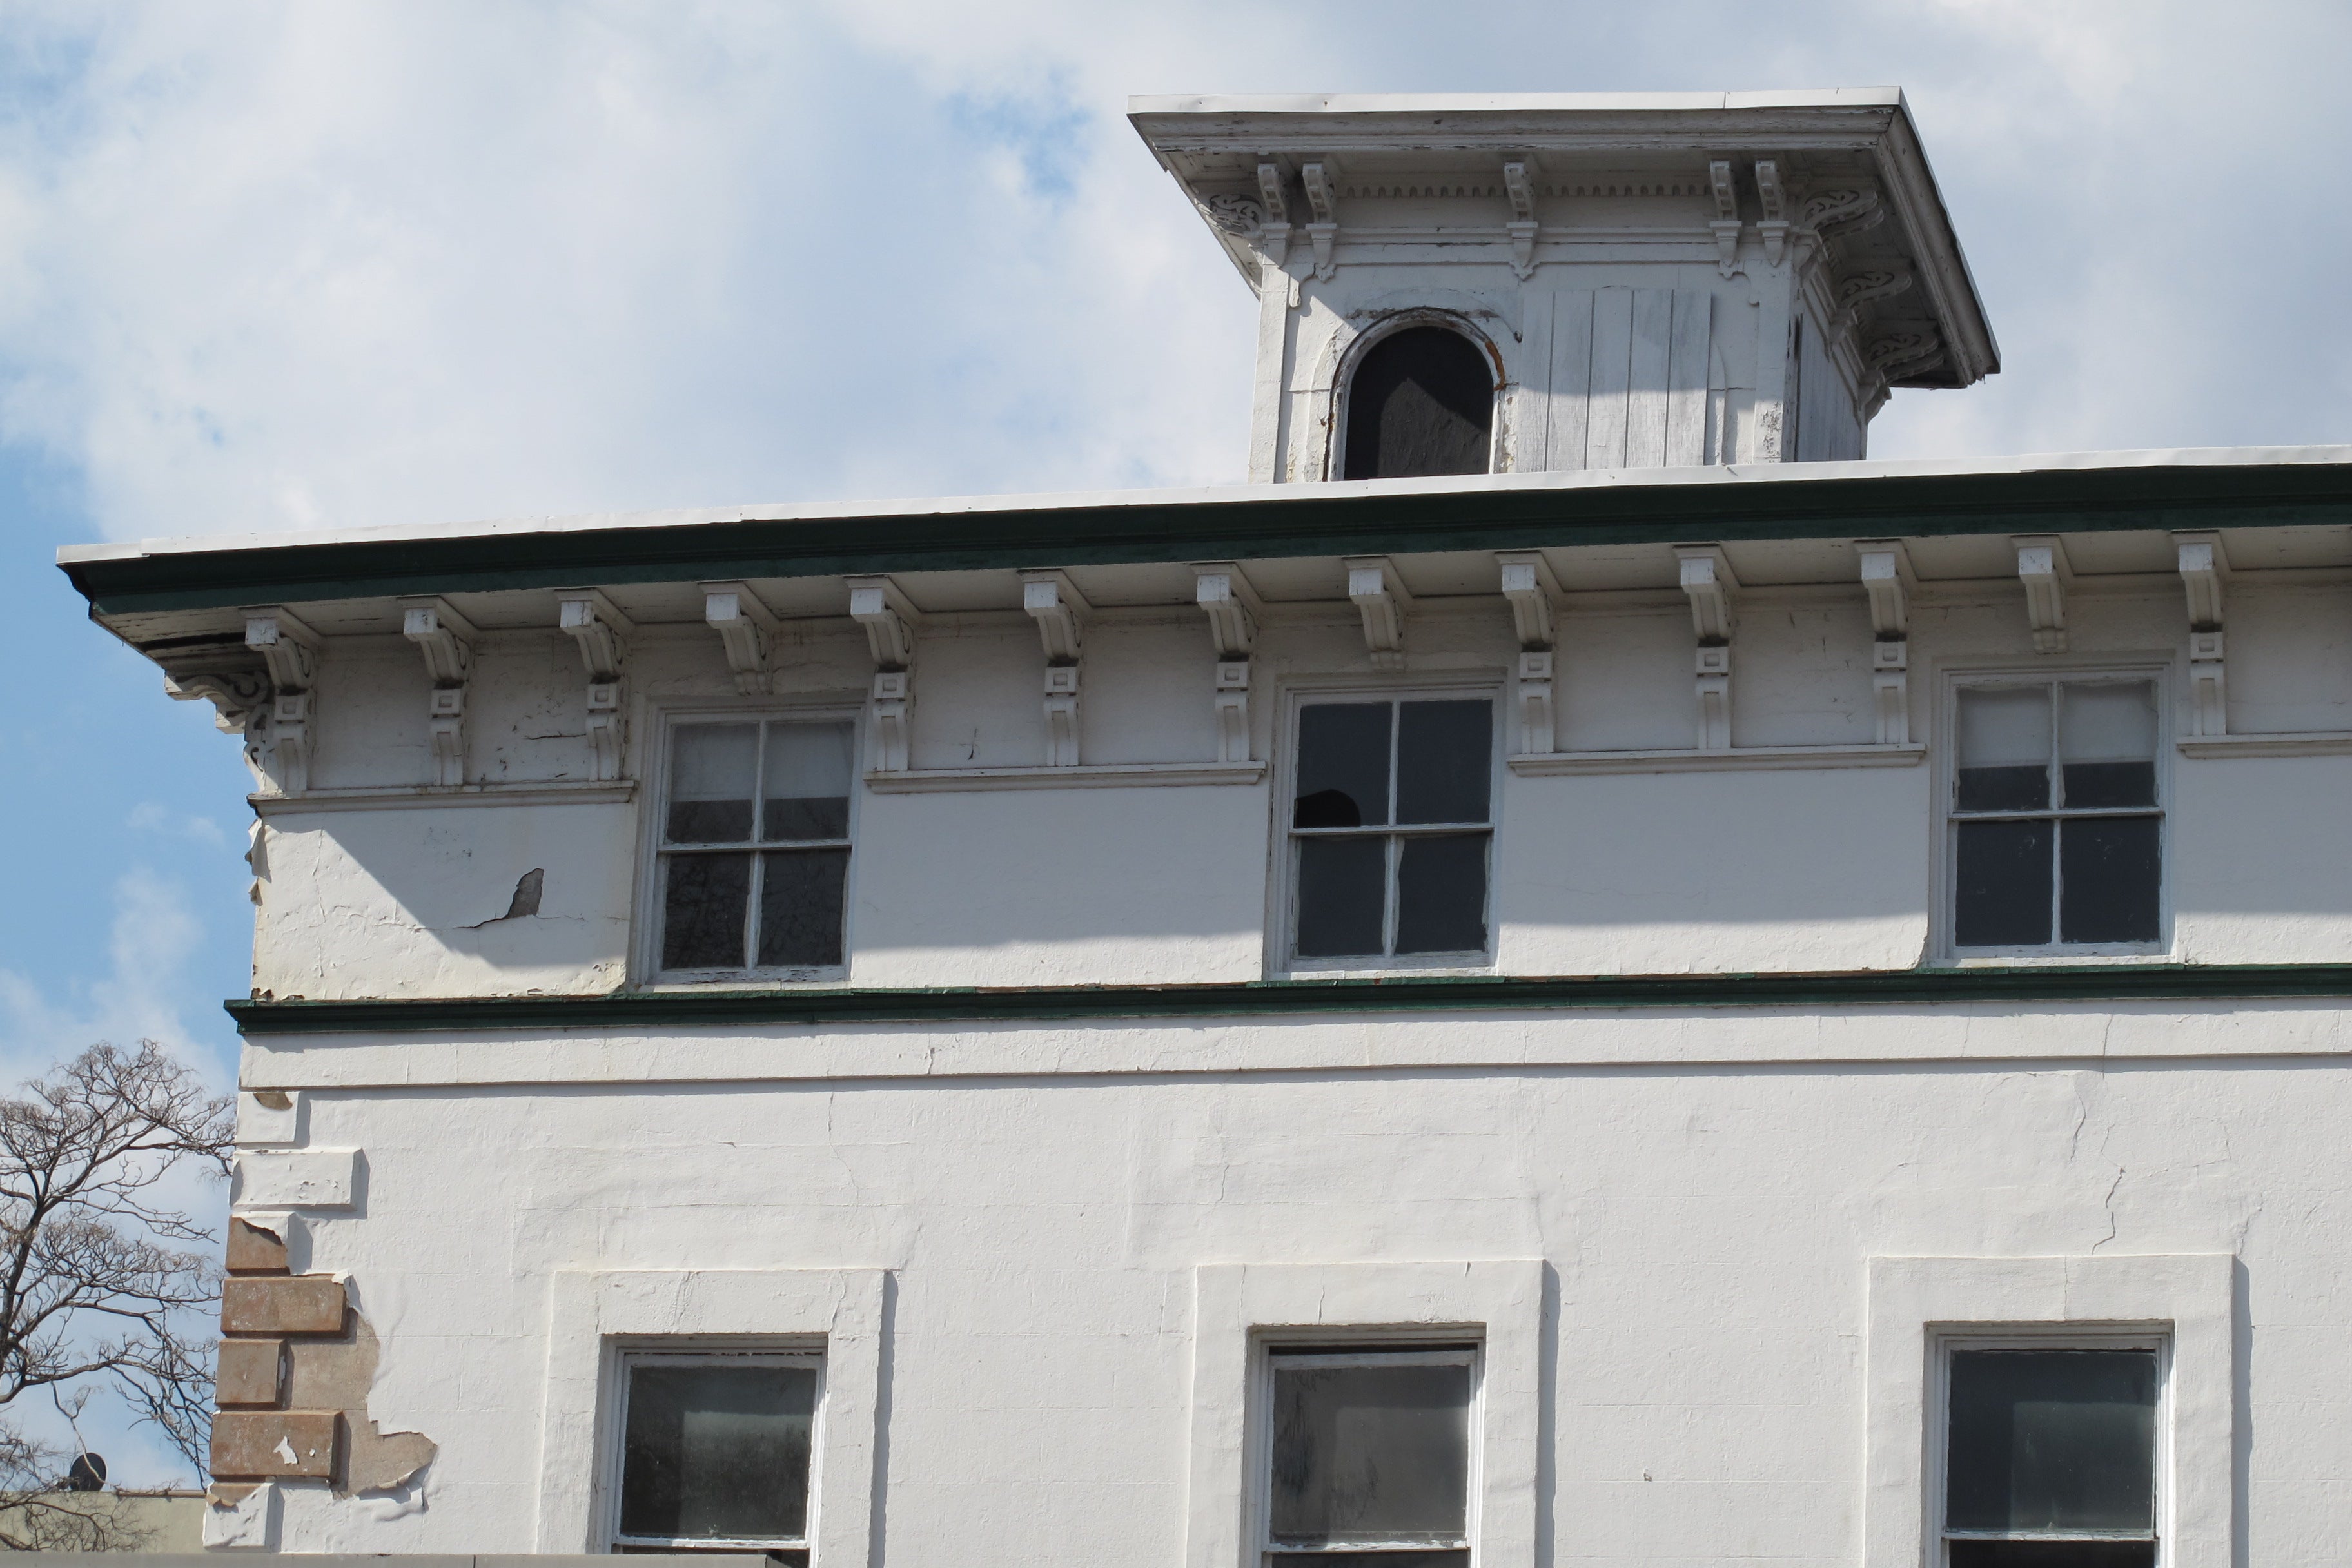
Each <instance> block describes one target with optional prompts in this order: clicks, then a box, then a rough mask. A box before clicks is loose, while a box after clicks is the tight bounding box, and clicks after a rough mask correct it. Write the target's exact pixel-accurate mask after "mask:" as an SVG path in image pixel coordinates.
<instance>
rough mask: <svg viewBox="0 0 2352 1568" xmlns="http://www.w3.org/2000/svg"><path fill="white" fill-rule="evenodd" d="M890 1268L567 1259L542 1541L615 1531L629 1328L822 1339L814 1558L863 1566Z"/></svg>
mask: <svg viewBox="0 0 2352 1568" xmlns="http://www.w3.org/2000/svg"><path fill="white" fill-rule="evenodd" d="M886 1277H887V1270H884V1269H880V1268H719V1269H687V1268H679V1269H642V1270H631V1271H625V1272H624V1271H614V1272H588V1271H571V1270H566V1271H564V1272H562V1273H558V1274H556V1275H555V1276H553V1278H552V1279H551V1280H550V1289H549V1300H548V1316H547V1387H546V1393H545V1405H544V1407H543V1414H542V1418H541V1427H540V1489H539V1544H538V1550H539V1551H540V1552H595V1551H598V1550H599V1549H600V1548H601V1547H602V1546H603V1545H604V1540H603V1538H604V1536H605V1535H606V1534H607V1531H606V1530H605V1528H604V1519H603V1516H604V1500H602V1499H601V1497H600V1495H599V1494H600V1492H601V1490H602V1488H601V1486H600V1484H599V1479H600V1477H601V1476H602V1474H603V1472H604V1469H605V1468H609V1465H610V1461H611V1458H612V1456H611V1455H610V1454H609V1453H606V1452H604V1447H605V1446H606V1444H607V1443H608V1442H610V1441H611V1440H612V1435H611V1434H609V1433H607V1432H605V1431H604V1427H605V1426H606V1425H607V1422H606V1421H605V1419H604V1417H605V1412H606V1411H607V1409H608V1407H609V1405H610V1403H611V1401H610V1392H611V1391H610V1389H609V1388H608V1387H607V1384H608V1383H609V1382H610V1380H611V1378H612V1375H613V1368H614V1359H615V1357H614V1352H615V1350H616V1343H617V1342H619V1341H623V1340H628V1341H634V1342H639V1343H643V1342H649V1341H658V1340H662V1339H666V1338H670V1337H681V1338H683V1337H691V1336H725V1337H730V1338H744V1339H801V1338H804V1339H807V1340H810V1341H812V1342H815V1341H820V1340H821V1341H822V1342H823V1344H824V1408H823V1410H822V1412H821V1413H820V1415H819V1416H818V1426H817V1434H816V1453H815V1455H814V1465H813V1466H812V1471H813V1473H812V1475H811V1477H810V1481H809V1494H810V1495H809V1501H810V1504H811V1508H812V1514H811V1518H810V1520H809V1545H810V1552H809V1561H810V1565H811V1568H866V1563H867V1562H868V1561H869V1559H870V1555H871V1551H872V1544H873V1535H874V1505H873V1499H874V1468H875V1460H876V1457H877V1432H876V1412H877V1408H878V1405H879V1402H880V1395H881V1378H882V1332H883V1326H882V1303H883V1286H884V1281H885V1279H886Z"/></svg>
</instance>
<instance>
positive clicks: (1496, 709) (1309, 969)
mask: <svg viewBox="0 0 2352 1568" xmlns="http://www.w3.org/2000/svg"><path fill="white" fill-rule="evenodd" d="M1283 696H1284V701H1283V713H1282V731H1281V734H1282V743H1281V745H1280V747H1279V748H1278V755H1277V760H1276V778H1275V787H1274V802H1273V806H1274V816H1275V820H1274V829H1275V837H1276V843H1277V844H1278V846H1279V849H1278V851H1277V853H1276V857H1275V874H1274V877H1273V879H1272V887H1273V897H1272V898H1271V900H1269V904H1270V907H1269V909H1268V911H1267V916H1268V918H1267V922H1266V968H1267V973H1272V974H1313V975H1318V976H1322V977H1326V978H1333V979H1343V978H1346V977H1348V976H1350V975H1397V974H1458V973H1464V972H1465V971H1467V972H1471V973H1481V972H1485V973H1491V972H1492V971H1493V970H1494V968H1495V965H1496V954H1497V953H1498V952H1500V950H1501V945H1502V944H1501V941H1500V935H1501V933H1500V932H1498V931H1496V922H1495V914H1496V899H1495V888H1496V882H1497V881H1498V880H1500V879H1499V878H1498V877H1497V876H1496V849H1497V847H1498V846H1499V845H1500V844H1501V842H1502V837H1503V774H1504V773H1505V772H1506V768H1505V765H1504V764H1505V761H1506V752H1505V748H1504V742H1505V739H1506V737H1505V735H1504V733H1503V726H1504V721H1505V719H1506V718H1507V714H1506V712H1505V710H1504V706H1503V689H1502V681H1501V679H1500V677H1499V675H1497V676H1496V677H1492V678H1483V679H1482V678H1473V679H1455V680H1444V681H1402V680H1360V679H1356V680H1335V681H1330V682H1323V681H1312V682H1309V681H1301V682H1297V683H1296V684H1293V685H1290V686H1287V687H1286V688H1285V689H1284V694H1283ZM1473 700H1475V701H1483V702H1485V703H1486V704H1487V705H1488V708H1489V710H1490V712H1491V714H1492V722H1491V723H1490V724H1489V725H1488V729H1487V746H1488V755H1487V766H1486V822H1485V824H1483V827H1484V830H1485V832H1486V951H1485V952H1477V953H1468V952H1465V953H1413V954H1411V955H1409V956H1406V957H1403V958H1395V957H1382V956H1380V955H1369V956H1368V957H1349V958H1298V957H1296V956H1294V954H1293V952H1292V948H1293V946H1294V944H1295V942H1296V939H1297V929H1298V845H1299V842H1300V840H1299V837H1298V836H1297V829H1294V828H1293V827H1292V826H1290V824H1291V820H1292V810H1293V807H1294V805H1295V804H1296V803H1295V802H1294V801H1293V799H1292V795H1294V793H1295V792H1296V790H1297V780H1298V726H1299V715H1300V713H1301V712H1302V711H1303V710H1306V709H1307V708H1309V707H1315V706H1320V705H1322V704H1325V703H1366V704H1369V703H1374V702H1386V703H1389V704H1390V705H1391V708H1392V709H1393V707H1394V706H1395V705H1396V704H1398V703H1402V702H1446V701H1473ZM1399 728H1401V726H1400V725H1397V724H1394V723H1392V724H1391V729H1390V742H1389V744H1390V765H1391V769H1393V768H1394V766H1395V748H1396V733H1397V730H1398V729H1399ZM1389 787H1390V790H1391V795H1393V792H1394V790H1395V788H1396V780H1395V777H1394V774H1393V772H1392V773H1391V777H1390V781H1389ZM1394 809H1395V808H1394V805H1393V802H1391V815H1393V814H1394ZM1479 826H1482V825H1478V824H1469V823H1454V824H1446V823H1430V824H1419V823H1416V824H1414V825H1412V826H1410V827H1408V828H1404V829H1402V830H1400V829H1399V828H1398V827H1397V826H1396V825H1395V824H1393V823H1391V824H1390V825H1388V826H1385V827H1381V828H1368V829H1364V830H1362V832H1361V834H1360V837H1376V836H1386V837H1390V838H1391V839H1393V838H1395V837H1412V836H1413V835H1415V834H1423V833H1428V834H1446V833H1461V832H1465V831H1475V830H1476V829H1477V828H1478V827H1479ZM1309 832H1310V836H1311V835H1312V832H1313V830H1309ZM1396 883H1397V868H1396V864H1395V856H1394V855H1393V854H1391V857H1390V860H1389V864H1388V867H1387V869H1386V871H1385V872H1384V880H1383V882H1382V893H1381V897H1382V899H1383V900H1384V902H1383V906H1382V911H1381V931H1382V940H1383V942H1393V941H1394V940H1395V937H1394V931H1395V927H1396V917H1397V910H1396V894H1397V887H1396Z"/></svg>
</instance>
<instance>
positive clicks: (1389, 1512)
mask: <svg viewBox="0 0 2352 1568" xmlns="http://www.w3.org/2000/svg"><path fill="white" fill-rule="evenodd" d="M1270 1458H1271V1459H1272V1464H1273V1485H1272V1487H1271V1489H1270V1491H1271V1494H1272V1502H1273V1509H1272V1519H1271V1521H1269V1522H1270V1524H1271V1527H1272V1528H1271V1531H1270V1533H1271V1535H1272V1537H1273V1540H1274V1542H1275V1544H1276V1545H1277V1546H1326V1545H1329V1546H1351V1545H1368V1544H1371V1543H1375V1542H1395V1543H1398V1544H1409V1543H1413V1542H1432V1543H1439V1542H1455V1541H1459V1540H1461V1539H1462V1537H1463V1533H1464V1530H1465V1519H1466V1515H1467V1502H1468V1497H1469V1479H1470V1369H1469V1368H1468V1367H1467V1366H1410V1365H1391V1366H1380V1365H1365V1366H1346V1367H1321V1368H1304V1367H1302V1368H1288V1367H1285V1366H1284V1365H1282V1363H1281V1362H1280V1361H1279V1360H1277V1361H1276V1363H1275V1373H1274V1447H1273V1452H1272V1455H1271V1456H1270ZM1318 1561H1321V1560H1320V1559H1318Z"/></svg>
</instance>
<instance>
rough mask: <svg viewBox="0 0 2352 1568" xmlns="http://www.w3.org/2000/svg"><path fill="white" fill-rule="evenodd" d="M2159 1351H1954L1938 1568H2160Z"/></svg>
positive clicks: (2097, 1347)
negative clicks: (2158, 1564)
mask: <svg viewBox="0 0 2352 1568" xmlns="http://www.w3.org/2000/svg"><path fill="white" fill-rule="evenodd" d="M2161 1361H2162V1352H2161V1348H2160V1346H2159V1345H2158V1343H2156V1342H2148V1341H2141V1342H2137V1343H2135V1342H2129V1341H2119V1342H2111V1343H2101V1344H2093V1343H2077V1344H2074V1345H2053V1344H2047V1343H2041V1344H2037V1343H2032V1342H2011V1343H2007V1344H2002V1343H1998V1342H1992V1343H1987V1342H1969V1341H1955V1342H1948V1343H1947V1344H1946V1346H1945V1347H1944V1373H1945V1396H1944V1397H1945V1413H1946V1421H1945V1440H1944V1496H1943V1520H1942V1529H1941V1531H1940V1534H1941V1536H1942V1541H1943V1549H1944V1563H1943V1564H1942V1565H1941V1568H2155V1564H2156V1563H2157V1562H2158V1548H2159V1545H2160V1542H2159V1541H2158V1519H2159V1517H2160V1512H2159V1509H2158V1491H2159V1488H2158V1471H2159V1467H2158V1451H2159V1448H2158V1419H2157V1415H2158V1397H2159V1392H2160V1387H2161V1381H2162V1366H2161Z"/></svg>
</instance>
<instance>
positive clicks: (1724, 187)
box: [1706, 158, 1741, 278]
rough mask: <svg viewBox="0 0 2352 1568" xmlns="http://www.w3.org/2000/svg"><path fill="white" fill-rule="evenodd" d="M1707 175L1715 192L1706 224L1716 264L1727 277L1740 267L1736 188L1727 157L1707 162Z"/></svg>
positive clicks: (1708, 181) (1737, 196) (1737, 191)
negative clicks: (1712, 239)
mask: <svg viewBox="0 0 2352 1568" xmlns="http://www.w3.org/2000/svg"><path fill="white" fill-rule="evenodd" d="M1706 177H1707V183H1708V184H1709V185H1710V186H1711V187H1712V188H1713V189H1714V192H1715V217H1714V220H1713V221H1712V222H1710V223H1709V224H1708V225H1707V227H1709V228H1711V229H1713V230H1714V231H1715V249H1716V258H1715V265H1716V268H1717V270H1719V271H1720V272H1722V274H1723V275H1724V276H1725V277H1726V278H1728V277H1730V276H1731V275H1732V274H1733V273H1734V272H1736V271H1738V269H1739V230H1740V227H1741V225H1740V222H1739V188H1738V186H1737V185H1736V184H1733V183H1732V179H1731V162H1730V160H1729V159H1727V158H1717V159H1716V160H1715V161H1714V162H1712V163H1708V164H1707V166H1706Z"/></svg>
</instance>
